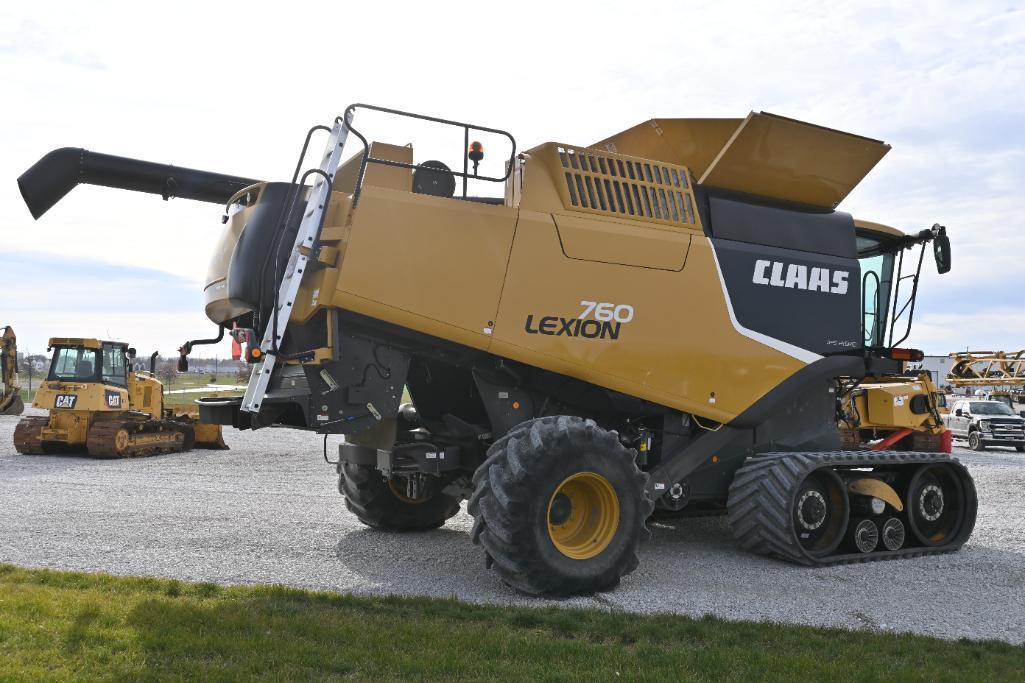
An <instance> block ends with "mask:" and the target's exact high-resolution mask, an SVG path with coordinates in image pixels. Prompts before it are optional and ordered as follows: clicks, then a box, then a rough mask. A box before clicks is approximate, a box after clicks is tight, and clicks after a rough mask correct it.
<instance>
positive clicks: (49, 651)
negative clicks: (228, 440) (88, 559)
mask: <svg viewBox="0 0 1025 683" xmlns="http://www.w3.org/2000/svg"><path fill="white" fill-rule="evenodd" d="M396 571H397V572H398V571H402V567H401V566H397V567H396ZM951 618H952V619H956V618H957V616H956V615H951ZM0 653H2V656H0V680H9V679H11V680H13V679H20V680H27V679H40V678H44V679H69V678H75V679H86V680H93V679H106V680H133V681H134V680H147V679H150V680H155V679H176V680H190V679H197V680H238V679H246V680H248V679H253V678H262V679H273V680H278V679H289V680H296V679H328V678H354V679H371V678H372V679H375V680H395V679H417V680H425V679H431V680H434V679H445V680H467V679H473V680H491V679H498V680H516V681H521V680H523V681H526V680H584V681H592V680H613V679H617V678H620V679H647V680H660V681H661V680H686V679H690V680H693V679H717V680H722V679H726V680H745V681H746V680H750V679H769V680H787V681H790V680H795V679H799V680H824V679H825V680H880V681H892V680H930V681H942V680H949V681H955V680H957V681H960V680H997V679H1002V680H1009V679H1019V680H1020V679H1022V678H1023V677H1025V648H1022V647H1015V646H1010V645H1006V644H1001V643H993V642H968V641H960V642H945V641H940V640H934V639H930V638H923V637H916V636H907V635H877V634H871V633H862V632H854V633H848V632H843V631H835V630H824V629H814V628H806V627H792V626H780V625H771V624H753V623H727V622H722V621H719V620H716V619H711V618H706V619H697V620H695V619H688V618H684V617H672V616H634V615H625V614H618V613H612V614H609V613H605V612H599V611H583V610H567V609H558V608H544V609H530V608H505V607H477V606H470V605H466V604H462V603H459V602H456V601H454V600H429V599H400V598H354V597H351V596H343V595H333V594H325V593H312V592H306V591H299V590H293V589H286V588H280V587H244V588H222V587H218V586H215V585H212V584H205V583H204V584H191V583H182V582H178V581H169V580H163V579H148V578H115V577H111V576H106V575H88V574H77V573H65V572H51V571H45V570H27V569H19V568H16V567H13V566H11V565H0Z"/></svg>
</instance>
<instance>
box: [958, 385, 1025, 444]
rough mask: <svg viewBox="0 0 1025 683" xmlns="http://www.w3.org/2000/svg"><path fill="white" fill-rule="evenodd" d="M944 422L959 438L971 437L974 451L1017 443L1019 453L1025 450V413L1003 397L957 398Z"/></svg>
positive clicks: (969, 442)
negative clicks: (992, 398)
mask: <svg viewBox="0 0 1025 683" xmlns="http://www.w3.org/2000/svg"><path fill="white" fill-rule="evenodd" d="M1023 413H1025V411H1023ZM943 422H944V424H946V426H947V429H949V430H950V432H951V434H952V435H953V437H954V438H955V439H967V440H968V447H969V448H971V449H972V450H973V451H982V450H985V449H986V446H1014V447H1015V448H1016V449H1018V452H1019V453H1022V452H1025V416H1023V414H1022V413H1018V414H1016V413H1015V412H1014V411H1013V410H1012V409H1011V408H1009V407H1008V406H1007V404H1006V403H1003V402H1002V401H986V400H981V399H971V398H959V399H955V400H954V401H953V405H952V406H951V407H950V412H949V413H947V414H946V415H944V416H943Z"/></svg>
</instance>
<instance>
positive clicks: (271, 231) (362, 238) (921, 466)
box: [19, 104, 977, 594]
mask: <svg viewBox="0 0 1025 683" xmlns="http://www.w3.org/2000/svg"><path fill="white" fill-rule="evenodd" d="M364 111H371V112H374V113H375V114H376V115H380V116H381V117H382V119H383V120H387V117H399V118H400V119H402V120H403V121H405V122H406V123H409V122H410V121H412V122H413V123H414V124H415V125H425V126H426V125H434V126H440V127H445V128H447V129H448V130H450V131H455V132H457V133H458V134H459V135H460V136H461V137H462V138H463V141H464V143H463V144H462V145H460V146H459V149H458V150H457V152H458V156H457V157H455V158H454V159H452V158H450V159H449V162H450V163H451V162H452V161H453V160H455V161H456V165H455V166H449V165H448V164H446V163H444V162H442V161H440V160H438V159H430V158H426V159H425V158H424V156H426V155H425V154H424V149H428V148H430V149H435V148H434V147H431V146H430V145H420V144H419V143H410V142H409V140H408V138H407V137H406V136H405V135H402V136H401V137H397V138H395V139H391V140H390V141H388V140H382V139H377V140H375V139H373V138H371V137H369V136H368V135H367V134H366V133H365V132H364V131H362V130H360V129H359V127H358V126H357V125H356V124H355V117H356V114H357V113H358V112H364ZM315 134H323V135H324V137H326V138H327V141H326V144H325V145H324V148H323V154H322V155H319V156H317V159H316V160H315V161H313V162H311V163H308V162H307V160H306V157H307V156H308V155H307V152H308V151H309V149H310V142H311V139H312V136H313V135H315ZM478 136H480V138H482V139H484V140H485V141H486V144H487V147H488V149H491V150H493V149H494V148H495V146H496V145H497V147H498V148H499V150H500V153H499V154H497V155H496V157H497V163H491V164H490V165H489V164H488V162H487V161H486V160H485V154H484V149H485V143H483V142H481V139H475V138H478ZM439 139H440V138H439ZM471 140H472V142H471ZM350 142H351V143H354V144H355V145H356V152H355V154H351V155H348V159H347V160H346V155H344V154H343V152H344V151H345V150H346V149H347V147H346V145H347V144H349V143H350ZM407 143H408V144H407ZM888 150H889V145H887V144H885V143H883V142H880V141H879V140H873V139H871V138H866V137H863V136H859V135H853V134H850V133H844V132H841V131H837V130H832V129H829V128H824V127H822V126H816V125H813V124H809V123H805V122H802V121H795V120H793V119H788V118H785V117H781V116H775V115H772V114H767V113H760V112H754V113H751V114H749V115H748V116H747V117H746V118H742V119H741V118H737V119H715V120H712V119H654V120H651V121H647V122H644V123H641V124H639V125H637V126H633V127H631V128H628V129H627V130H624V131H622V132H619V133H616V134H613V135H611V136H608V137H606V138H605V139H603V140H602V141H600V142H598V143H594V144H580V143H579V142H566V141H562V142H559V141H548V142H540V143H539V144H535V145H534V146H532V147H530V148H529V149H527V150H526V151H521V150H519V149H518V148H517V146H516V142H515V139H514V138H513V136H512V135H511V134H509V133H507V132H505V131H502V130H499V129H496V128H490V127H487V126H480V125H475V124H467V123H460V122H457V121H450V120H445V119H439V118H436V117H428V116H423V115H419V114H412V113H409V112H400V111H396V110H392V109H386V108H383V107H375V106H371V105H364V104H358V105H351V106H350V107H348V108H347V109H346V110H345V112H344V113H343V114H342V115H341V116H339V117H337V118H336V119H335V120H334V121H333V122H332V123H331V125H329V126H315V127H314V128H312V129H311V130H310V131H309V133H308V134H307V136H306V140H305V142H304V144H303V146H302V151H301V152H300V161H299V163H298V165H297V166H296V171H295V173H294V175H293V176H292V178H291V180H290V181H285V182H269V181H262V180H255V179H251V178H244V177H237V176H227V175H223V174H218V173H210V172H207V171H199V170H194V169H183V168H180V167H170V166H163V165H160V164H152V163H149V162H142V161H138V160H134V159H125V158H119V157H111V156H107V155H101V154H95V153H90V152H86V151H84V150H74V149H63V150H55V151H54V152H51V153H50V154H49V155H47V156H45V157H43V158H42V159H41V160H40V161H39V162H37V164H35V165H34V166H33V167H32V168H30V169H29V170H28V171H26V173H25V174H23V175H22V177H21V178H20V179H19V186H20V188H21V191H22V195H23V197H24V198H25V200H26V203H27V204H28V207H29V210H30V211H31V212H32V214H33V215H34V216H36V217H38V216H40V215H41V214H42V213H43V212H45V211H46V210H48V209H49V208H50V207H51V206H53V204H54V203H56V202H57V201H59V200H60V198H61V197H62V196H64V194H66V193H67V192H68V191H70V190H71V189H72V188H73V187H74V186H75V185H76V184H77V183H79V182H86V183H93V184H99V185H107V186H113V187H122V188H125V189H133V190H140V191H144V192H152V193H155V194H160V195H162V196H164V197H165V198H166V197H167V196H168V195H169V194H172V192H171V191H170V190H173V194H175V195H177V196H179V197H185V198H190V199H195V200H199V201H207V202H213V203H217V204H222V205H224V206H225V211H224V215H223V218H222V223H223V224H224V226H223V228H222V231H221V235H220V238H219V240H218V241H217V242H216V244H215V245H214V247H213V254H212V258H211V261H210V267H209V270H208V274H207V278H206V283H205V286H204V297H205V308H206V315H207V317H208V318H209V319H210V321H211V322H213V323H214V324H215V325H216V326H217V328H218V333H217V337H216V338H213V339H202V340H198V341H191V342H186V343H185V344H184V345H183V346H182V347H181V353H182V360H181V362H182V364H183V365H185V364H187V355H188V354H189V352H190V351H191V350H192V347H193V346H195V345H198V344H204V343H214V342H217V341H219V340H220V339H222V338H223V336H224V335H225V333H227V332H228V331H230V334H232V335H233V336H234V338H235V340H236V341H238V342H241V343H245V344H246V345H247V358H248V359H249V360H250V361H251V363H252V364H253V372H252V375H251V377H250V380H249V384H248V387H247V390H246V394H245V396H244V397H242V398H236V399H219V398H211V399H209V400H202V401H201V402H200V414H201V415H202V416H203V418H204V419H205V420H208V421H210V422H215V423H219V424H227V425H233V426H235V427H237V428H240V429H262V428H265V427H269V426H279V427H291V428H297V429H305V430H310V431H313V432H317V433H320V434H339V435H344V437H345V442H344V444H342V445H341V446H340V448H339V459H338V465H337V466H338V474H339V490H340V491H341V492H342V494H343V495H344V497H345V504H346V507H347V508H348V509H349V510H350V511H351V512H352V513H353V514H355V515H356V516H357V517H358V518H359V519H360V520H361V521H362V522H364V523H365V524H367V525H368V526H371V527H374V528H381V529H390V530H425V529H432V528H435V527H438V526H440V525H442V524H444V523H445V521H446V520H448V519H449V518H451V517H452V516H453V515H455V514H457V513H458V512H459V510H460V509H461V508H460V503H461V502H462V501H464V500H467V501H468V504H467V511H468V512H469V513H470V514H471V515H472V516H473V517H474V526H473V531H472V534H471V536H472V538H473V540H474V541H475V542H477V543H479V544H480V545H481V546H482V547H483V549H484V553H485V556H486V559H487V564H488V565H489V566H491V567H493V568H494V569H495V571H497V572H498V573H499V575H500V576H501V578H502V579H503V580H504V581H506V582H507V583H509V584H510V585H512V586H514V587H515V588H517V589H518V590H521V591H524V592H527V593H531V594H538V593H554V594H566V593H589V592H594V591H600V590H606V589H608V588H611V587H613V586H615V585H616V584H617V583H618V582H619V580H620V577H622V576H624V575H625V574H627V573H629V572H630V571H632V570H633V569H634V567H636V566H637V562H638V557H637V548H638V543H639V542H640V539H641V537H642V536H643V535H644V525H645V520H646V519H647V518H648V517H650V516H651V515H652V514H653V512H654V511H655V510H656V509H657V510H659V511H661V512H664V513H666V514H682V515H708V514H727V515H728V516H729V518H730V524H731V526H732V527H733V530H734V534H735V536H736V538H737V540H738V543H739V544H740V545H741V546H742V547H744V548H747V549H750V550H752V551H754V552H759V553H765V554H771V555H773V556H776V557H779V558H782V559H785V560H788V561H792V562H797V563H801V564H806V565H824V564H832V563H836V562H849V561H864V560H874V559H889V558H892V557H899V556H918V555H921V554H927V553H934V552H946V551H951V550H955V549H957V548H959V547H960V546H961V545H962V544H963V543H964V541H965V540H966V539H967V538H968V536H969V535H970V534H971V530H972V527H973V525H974V519H975V514H976V509H977V500H976V498H975V492H974V487H973V486H972V482H971V477H970V475H969V474H968V472H967V470H966V469H965V468H964V467H962V466H961V465H960V464H959V463H957V462H956V461H954V460H952V459H951V458H950V457H949V456H948V455H946V454H943V453H906V452H904V451H886V452H883V453H866V452H863V451H858V452H846V453H844V452H840V449H841V445H842V435H841V429H840V428H839V427H838V425H837V395H838V393H837V392H838V391H839V392H841V393H842V391H843V388H844V387H847V386H850V384H851V383H852V382H856V381H867V382H869V383H871V384H872V385H873V386H872V389H871V391H868V390H866V392H865V393H864V396H865V399H864V401H863V402H862V404H861V405H859V401H861V400H862V399H861V398H860V395H859V396H853V397H852V399H851V406H852V410H854V409H857V410H859V411H861V412H862V413H863V418H862V419H865V420H871V422H869V423H868V425H869V428H874V427H877V426H881V425H883V424H884V423H885V424H889V425H893V424H902V423H903V422H907V423H910V424H913V425H914V428H915V429H917V430H919V431H922V432H923V433H925V432H927V431H928V430H930V429H932V423H931V422H929V420H931V419H933V418H934V415H930V417H928V418H926V417H922V415H921V414H920V413H917V412H915V411H914V410H911V412H910V413H909V412H908V411H905V410H903V409H902V408H903V407H902V406H897V405H896V404H895V403H894V402H895V401H896V400H897V398H898V397H900V396H904V395H905V394H904V393H902V392H903V390H902V389H895V388H894V387H891V386H883V385H886V384H887V382H888V380H887V379H885V378H887V377H890V376H893V375H897V374H899V373H900V372H901V371H902V365H901V360H902V356H903V357H904V358H906V357H907V356H908V355H909V354H910V353H911V352H912V351H913V350H909V349H903V348H901V344H902V342H903V341H904V340H905V339H906V338H907V336H908V333H909V332H910V325H911V318H912V316H913V311H914V305H913V302H914V299H915V294H916V292H917V285H918V281H919V275H920V269H921V264H922V260H923V259H922V256H923V255H924V252H925V248H926V245H927V244H928V245H931V246H932V249H933V250H934V255H935V264H936V267H937V270H938V272H940V273H945V272H947V271H948V270H949V269H950V241H949V239H948V237H947V235H946V228H944V227H943V226H941V225H938V224H935V225H933V227H932V228H931V229H925V230H918V231H915V232H912V233H910V234H907V233H905V232H903V231H901V230H898V229H896V228H892V227H889V226H886V225H882V224H880V223H875V222H870V221H864V220H859V219H855V218H854V217H853V216H851V215H850V214H848V213H845V212H843V211H838V210H837V207H838V206H839V205H840V203H841V202H842V201H843V200H844V198H845V197H846V196H847V195H848V194H849V193H850V192H851V191H852V190H853V189H854V188H855V187H856V186H857V185H858V183H860V182H861V180H862V178H864V177H865V176H866V175H867V174H868V173H869V172H870V171H871V170H872V168H873V167H874V166H875V165H876V163H877V162H879V161H880V159H882V157H883V156H884V155H885V154H886V153H887V151H888ZM432 153H433V152H432ZM482 162H484V166H483V167H480V168H479V166H480V165H481V163H482ZM471 164H472V170H471ZM460 167H461V168H462V170H461V171H460V170H458V169H459V168H460ZM304 169H305V171H304ZM492 169H497V170H492ZM487 183H492V185H490V187H493V188H494V190H495V191H494V193H492V194H493V196H476V195H474V194H472V193H471V192H470V189H471V187H472V188H474V189H478V188H481V187H486V186H487V185H486V184H487ZM169 188H170V189H169ZM910 249H917V250H919V253H918V254H917V255H916V256H917V258H909V259H905V258H904V254H905V252H906V251H907V250H910ZM915 263H917V264H918V265H917V267H916V266H915V265H914V264H915ZM912 282H913V283H914V286H913V287H911V291H910V294H909V292H908V289H907V287H908V286H909V284H910V283H912ZM901 283H903V285H904V287H905V289H903V290H902V289H901ZM905 326H906V328H907V329H906V330H905V329H904V328H905ZM914 353H920V352H914ZM873 378H876V379H873ZM875 385H879V386H875ZM404 388H405V389H408V394H409V396H410V397H411V402H410V403H407V404H403V403H402V397H403V395H404ZM895 392H896V393H895ZM923 392H924V393H925V394H928V392H927V391H924V390H923ZM925 398H926V400H927V401H928V400H929V396H926V397H925ZM887 402H889V403H888V404H887ZM914 403H916V405H917V403H919V401H914ZM932 408H933V410H934V409H935V406H933V407H932ZM859 428H860V425H859Z"/></svg>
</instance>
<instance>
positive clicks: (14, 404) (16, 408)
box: [0, 394, 25, 415]
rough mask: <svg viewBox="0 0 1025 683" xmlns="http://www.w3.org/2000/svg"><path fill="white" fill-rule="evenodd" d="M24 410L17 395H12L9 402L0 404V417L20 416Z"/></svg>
mask: <svg viewBox="0 0 1025 683" xmlns="http://www.w3.org/2000/svg"><path fill="white" fill-rule="evenodd" d="M24 410H25V402H24V401H22V400H21V396H19V395H18V394H14V395H12V396H11V398H10V399H9V400H7V401H4V402H2V403H0V415H21V413H22V412H23V411H24Z"/></svg>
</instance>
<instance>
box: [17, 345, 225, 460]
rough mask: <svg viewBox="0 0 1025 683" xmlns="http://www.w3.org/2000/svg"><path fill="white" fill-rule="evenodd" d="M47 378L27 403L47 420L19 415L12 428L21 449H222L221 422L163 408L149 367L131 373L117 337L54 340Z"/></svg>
mask: <svg viewBox="0 0 1025 683" xmlns="http://www.w3.org/2000/svg"><path fill="white" fill-rule="evenodd" d="M49 349H52V350H53V357H52V358H51V361H50V369H49V372H48V374H47V376H46V379H45V380H44V381H42V382H41V383H40V385H39V388H38V389H37V390H36V395H35V400H34V401H33V403H32V405H33V407H35V408H41V409H44V410H47V411H49V415H48V416H46V417H34V416H32V417H24V418H22V420H21V421H20V422H19V423H18V425H17V427H15V429H14V447H15V448H16V449H17V451H18V452H19V453H24V454H45V453H60V452H66V451H79V450H83V449H84V450H85V451H86V452H87V453H88V454H89V455H90V456H93V457H96V458H128V457H137V456H144V455H156V454H159V453H177V452H179V451H187V450H191V449H192V448H194V447H199V448H212V449H225V448H227V446H226V445H225V443H224V439H223V438H222V435H221V426H220V425H217V424H208V423H203V422H202V421H200V420H198V419H196V417H195V416H194V415H195V414H198V411H195V410H194V411H192V412H193V414H189V412H188V411H186V412H176V411H175V410H174V409H172V408H165V406H164V395H163V385H162V384H161V383H160V380H158V379H157V378H156V376H155V374H154V372H153V370H154V368H153V363H154V362H155V361H156V355H157V354H155V353H154V354H153V356H151V358H150V371H149V372H142V371H134V370H132V369H131V361H132V360H133V359H134V358H135V355H136V354H135V349H132V348H129V346H128V345H127V344H125V343H122V342H111V341H101V340H98V339H85V338H75V337H54V338H51V339H50V343H49Z"/></svg>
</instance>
